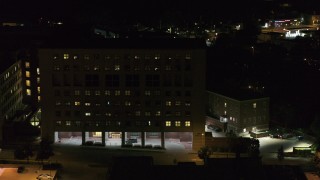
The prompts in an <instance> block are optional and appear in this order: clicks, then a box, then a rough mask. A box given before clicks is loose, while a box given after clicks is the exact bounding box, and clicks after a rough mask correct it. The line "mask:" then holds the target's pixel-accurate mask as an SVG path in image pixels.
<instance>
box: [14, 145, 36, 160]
mask: <svg viewBox="0 0 320 180" xmlns="http://www.w3.org/2000/svg"><path fill="white" fill-rule="evenodd" d="M33 155H34V154H33V151H32V146H31V145H30V144H26V145H24V146H22V147H18V148H17V149H16V150H15V151H14V157H15V158H16V159H20V160H23V159H27V160H28V162H29V158H30V157H32V156H33Z"/></svg>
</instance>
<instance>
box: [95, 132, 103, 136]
mask: <svg viewBox="0 0 320 180" xmlns="http://www.w3.org/2000/svg"><path fill="white" fill-rule="evenodd" d="M93 137H102V132H93Z"/></svg>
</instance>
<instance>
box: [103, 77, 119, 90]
mask: <svg viewBox="0 0 320 180" xmlns="http://www.w3.org/2000/svg"><path fill="white" fill-rule="evenodd" d="M105 85H106V86H107V87H119V85H120V77H119V75H116V74H108V75H106V77H105Z"/></svg>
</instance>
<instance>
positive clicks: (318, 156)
mask: <svg viewBox="0 0 320 180" xmlns="http://www.w3.org/2000/svg"><path fill="white" fill-rule="evenodd" d="M313 163H314V166H315V168H316V170H317V174H318V176H320V146H318V147H317V149H316V152H315V154H314V158H313Z"/></svg>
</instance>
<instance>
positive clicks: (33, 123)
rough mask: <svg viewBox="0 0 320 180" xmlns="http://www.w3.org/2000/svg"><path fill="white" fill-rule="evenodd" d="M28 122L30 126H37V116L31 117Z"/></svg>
mask: <svg viewBox="0 0 320 180" xmlns="http://www.w3.org/2000/svg"><path fill="white" fill-rule="evenodd" d="M30 124H31V125H32V126H38V125H39V124H40V122H39V119H38V118H32V119H31V120H30Z"/></svg>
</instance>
